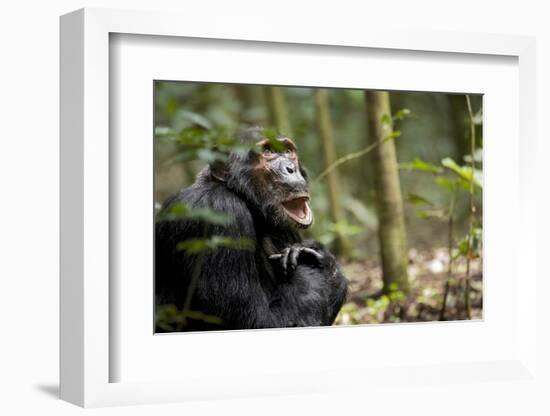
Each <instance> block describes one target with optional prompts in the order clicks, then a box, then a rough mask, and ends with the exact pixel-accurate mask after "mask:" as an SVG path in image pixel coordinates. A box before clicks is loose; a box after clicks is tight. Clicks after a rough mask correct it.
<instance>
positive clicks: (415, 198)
mask: <svg viewBox="0 0 550 416" xmlns="http://www.w3.org/2000/svg"><path fill="white" fill-rule="evenodd" d="M407 202H409V203H411V204H414V205H422V204H425V205H433V203H432V202H431V201H429V200H428V199H426V198H424V197H423V196H420V195H418V194H413V193H409V194H408V195H407Z"/></svg>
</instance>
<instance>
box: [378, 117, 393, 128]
mask: <svg viewBox="0 0 550 416" xmlns="http://www.w3.org/2000/svg"><path fill="white" fill-rule="evenodd" d="M380 123H382V125H384V126H392V125H393V120H392V118H391V116H390V115H389V114H383V115H382V117H380Z"/></svg>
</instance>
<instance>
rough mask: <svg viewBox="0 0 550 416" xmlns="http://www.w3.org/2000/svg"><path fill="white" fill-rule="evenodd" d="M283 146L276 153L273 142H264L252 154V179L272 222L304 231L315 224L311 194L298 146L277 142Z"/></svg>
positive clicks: (284, 138)
mask: <svg viewBox="0 0 550 416" xmlns="http://www.w3.org/2000/svg"><path fill="white" fill-rule="evenodd" d="M277 140H278V142H279V143H280V146H277V149H274V148H273V146H272V144H271V143H272V142H270V141H269V140H268V139H262V140H260V141H258V142H257V143H256V150H255V151H253V152H251V154H250V156H249V157H250V160H249V163H251V164H252V166H253V170H252V176H253V177H254V182H255V188H257V192H258V194H259V195H263V198H262V199H263V201H262V205H264V208H267V210H265V211H267V212H266V214H267V215H271V216H272V217H273V218H271V219H272V220H276V222H277V223H284V224H287V225H291V226H297V227H300V228H307V227H309V226H310V225H311V224H312V223H313V212H312V211H311V208H310V207H309V203H308V202H309V190H308V184H307V181H306V178H305V177H304V176H305V172H304V171H303V170H301V169H300V164H299V162H298V154H297V150H296V145H295V144H294V142H293V141H292V140H291V139H289V138H288V137H281V138H279V139H277Z"/></svg>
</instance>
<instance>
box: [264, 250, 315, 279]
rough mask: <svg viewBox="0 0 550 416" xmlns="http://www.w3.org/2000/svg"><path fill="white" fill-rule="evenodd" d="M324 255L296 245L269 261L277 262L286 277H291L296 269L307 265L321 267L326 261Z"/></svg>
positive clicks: (270, 257)
mask: <svg viewBox="0 0 550 416" xmlns="http://www.w3.org/2000/svg"><path fill="white" fill-rule="evenodd" d="M324 257H325V256H324V253H323V252H322V251H317V250H315V249H313V248H310V247H306V246H304V245H302V244H300V243H299V244H294V245H292V246H290V247H287V248H285V249H284V250H283V251H282V253H279V254H273V255H271V256H269V260H271V261H273V262H277V263H278V264H279V266H280V267H281V269H282V270H283V273H284V274H285V275H290V274H292V273H293V272H294V270H295V269H296V267H298V265H301V264H307V265H309V266H312V267H319V266H321V265H322V263H323V260H324Z"/></svg>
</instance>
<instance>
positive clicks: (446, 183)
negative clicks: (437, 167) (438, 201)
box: [435, 176, 456, 192]
mask: <svg viewBox="0 0 550 416" xmlns="http://www.w3.org/2000/svg"><path fill="white" fill-rule="evenodd" d="M435 182H436V183H437V184H438V185H440V186H442V187H443V188H445V189H447V190H448V191H449V192H454V191H455V190H456V182H454V181H452V180H450V179H449V178H444V177H442V176H438V177H437V178H435Z"/></svg>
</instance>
